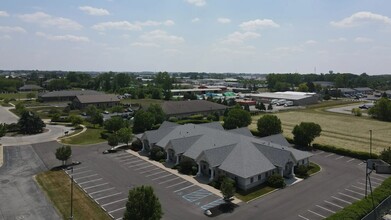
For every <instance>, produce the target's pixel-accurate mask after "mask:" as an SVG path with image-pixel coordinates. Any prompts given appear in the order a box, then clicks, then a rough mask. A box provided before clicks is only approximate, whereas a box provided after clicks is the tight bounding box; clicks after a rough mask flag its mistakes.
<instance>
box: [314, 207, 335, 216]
mask: <svg viewBox="0 0 391 220" xmlns="http://www.w3.org/2000/svg"><path fill="white" fill-rule="evenodd" d="M316 206H317V207H319V208H321V209H323V210H326V211H328V212H331V213H333V214H334V213H335V212H334V211H333V210H330V209H328V208H325V207H323V206H320V205H316Z"/></svg>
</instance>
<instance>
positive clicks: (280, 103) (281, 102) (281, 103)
mask: <svg viewBox="0 0 391 220" xmlns="http://www.w3.org/2000/svg"><path fill="white" fill-rule="evenodd" d="M285 103H286V100H285V99H280V100H278V102H277V103H276V105H277V106H281V105H285Z"/></svg>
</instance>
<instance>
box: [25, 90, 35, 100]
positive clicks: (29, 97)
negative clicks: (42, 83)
mask: <svg viewBox="0 0 391 220" xmlns="http://www.w3.org/2000/svg"><path fill="white" fill-rule="evenodd" d="M35 97H36V95H35V93H33V92H30V93H27V95H26V98H28V99H33V98H35Z"/></svg>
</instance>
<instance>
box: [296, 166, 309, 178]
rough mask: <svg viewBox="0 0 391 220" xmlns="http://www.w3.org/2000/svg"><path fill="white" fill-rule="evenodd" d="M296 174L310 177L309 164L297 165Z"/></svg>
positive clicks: (301, 176)
mask: <svg viewBox="0 0 391 220" xmlns="http://www.w3.org/2000/svg"><path fill="white" fill-rule="evenodd" d="M295 174H296V176H297V177H300V178H307V177H308V166H305V165H299V166H296V167H295Z"/></svg>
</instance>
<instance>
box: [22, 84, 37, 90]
mask: <svg viewBox="0 0 391 220" xmlns="http://www.w3.org/2000/svg"><path fill="white" fill-rule="evenodd" d="M42 89H43V88H42V87H40V86H37V85H24V86H22V87H20V88H19V90H42Z"/></svg>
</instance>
